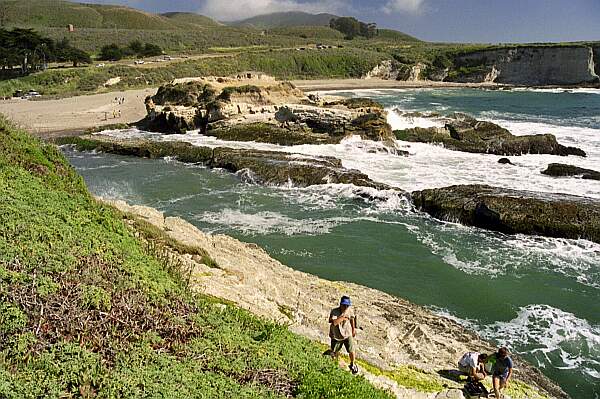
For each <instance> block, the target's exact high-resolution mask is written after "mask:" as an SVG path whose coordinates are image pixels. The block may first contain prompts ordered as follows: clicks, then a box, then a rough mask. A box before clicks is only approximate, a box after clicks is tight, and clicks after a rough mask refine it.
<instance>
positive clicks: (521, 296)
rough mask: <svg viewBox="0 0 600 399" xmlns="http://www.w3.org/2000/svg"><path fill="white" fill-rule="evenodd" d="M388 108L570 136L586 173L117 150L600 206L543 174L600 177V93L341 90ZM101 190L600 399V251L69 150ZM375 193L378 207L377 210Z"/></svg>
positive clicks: (449, 156)
mask: <svg viewBox="0 0 600 399" xmlns="http://www.w3.org/2000/svg"><path fill="white" fill-rule="evenodd" d="M330 94H336V95H343V96H359V97H371V98H374V99H376V100H378V101H380V102H381V103H383V104H384V105H385V106H386V109H387V110H388V111H389V117H388V121H389V123H390V124H391V125H392V126H393V128H394V129H401V128H406V127H412V126H431V125H432V124H435V123H436V122H434V121H432V120H431V119H430V118H422V117H414V116H409V117H407V116H406V112H422V113H423V112H425V113H431V112H435V113H440V114H447V113H452V112H465V113H468V114H470V115H473V116H475V117H477V118H478V119H483V120H489V121H492V122H495V123H498V124H500V125H501V126H503V127H506V128H508V129H509V130H510V131H511V132H512V133H513V134H516V135H522V134H540V133H551V134H554V135H555V136H556V137H557V139H558V141H559V142H560V143H561V144H564V145H569V146H576V147H579V148H582V149H583V150H584V151H586V152H587V154H588V156H587V157H586V158H581V157H572V156H570V157H558V156H551V155H524V156H518V157H517V156H515V157H509V158H510V159H511V161H512V162H513V163H514V165H502V164H499V163H498V162H497V161H498V159H499V158H500V157H499V156H494V155H483V154H468V153H462V152H456V151H450V150H446V149H444V148H443V147H441V146H436V145H429V144H420V143H405V142H398V145H399V147H400V148H402V149H404V150H407V151H409V153H410V155H409V156H408V157H403V156H397V155H394V154H389V153H386V152H378V151H375V152H374V151H373V150H377V149H379V147H381V145H380V144H378V143H374V142H370V141H364V140H361V139H359V138H349V139H346V140H344V141H343V142H342V143H340V144H336V145H321V146H314V145H302V146H294V147H282V146H277V145H269V144H258V143H227V142H222V141H219V140H216V139H214V138H209V137H203V136H199V135H193V134H189V135H175V136H168V137H166V138H163V137H161V136H160V135H157V134H152V133H147V132H141V131H138V130H135V129H133V130H125V131H111V132H108V133H109V134H113V135H115V136H143V137H150V138H154V139H157V140H160V139H169V140H185V141H190V142H192V143H197V144H201V145H208V146H217V145H224V144H225V145H228V146H236V147H242V148H243V147H252V148H260V149H270V150H276V151H287V152H295V153H300V154H303V156H307V157H310V156H314V155H330V156H335V157H337V158H340V159H342V162H343V165H344V166H345V167H348V168H355V169H359V170H361V171H362V172H364V173H366V174H368V175H369V177H371V178H372V179H373V180H375V181H379V182H383V183H387V184H389V185H392V186H396V187H399V188H402V189H404V190H407V191H412V190H419V189H424V188H432V187H443V186H448V185H453V184H472V183H482V184H490V185H494V186H500V187H508V188H514V189H526V190H532V191H538V192H542V193H544V192H548V193H551V192H561V193H569V194H574V195H580V196H587V197H591V198H597V199H598V198H600V182H599V181H592V180H582V179H577V178H552V177H549V176H544V175H542V174H541V173H540V171H541V170H543V169H545V167H546V166H547V164H549V163H552V162H559V163H569V164H573V165H576V166H580V167H585V168H591V169H595V170H600V90H592V89H573V90H563V89H548V90H534V89H522V90H511V91H504V90H480V89H406V90H358V91H352V92H344V91H337V92H334V93H330ZM64 151H65V153H66V155H67V156H68V157H69V159H70V161H71V163H72V164H73V165H74V166H75V168H76V169H77V170H78V172H79V173H80V174H81V175H83V177H84V179H85V181H86V183H87V184H88V187H89V188H90V190H91V191H92V192H93V193H94V194H96V195H100V196H103V197H109V198H116V199H123V200H126V201H128V202H130V203H134V204H144V205H149V206H152V207H155V208H157V209H159V210H161V211H163V212H165V213H167V214H168V215H174V216H180V217H182V218H184V219H186V220H188V221H190V222H191V223H193V224H195V225H196V226H197V227H199V228H200V229H202V230H204V231H207V232H213V233H225V234H229V235H231V236H234V237H236V238H238V239H240V240H243V241H247V242H254V243H257V244H259V245H261V246H262V247H263V248H265V249H266V250H267V251H268V252H269V253H270V254H271V256H273V257H274V258H277V259H278V260H280V261H281V262H283V263H284V264H286V265H288V266H290V267H293V268H295V269H298V270H302V271H305V272H308V273H312V274H315V275H318V276H320V277H323V278H327V279H332V280H344V281H351V282H356V283H359V284H363V285H366V286H369V287H373V288H376V289H379V290H382V291H385V292H388V293H390V294H393V295H397V296H400V297H403V298H406V299H408V300H410V301H412V302H415V303H418V304H421V305H424V306H426V307H428V308H430V309H431V310H432V311H434V312H436V313H438V314H440V315H442V316H444V317H448V318H452V319H454V320H456V321H458V322H460V323H462V324H464V325H465V326H468V327H469V328H472V329H473V330H475V331H477V332H478V333H479V334H480V335H482V336H483V337H485V338H487V339H490V340H492V341H494V342H496V343H498V344H499V345H507V346H508V347H509V348H510V349H511V350H512V351H513V352H515V353H519V354H521V355H522V356H524V357H525V358H527V359H528V360H529V361H531V362H532V363H533V364H534V365H537V366H539V367H540V368H541V370H542V371H543V372H544V373H545V374H546V375H547V376H549V377H550V378H552V379H554V380H555V381H556V382H558V383H559V384H560V385H561V386H562V387H563V388H564V389H565V390H566V391H567V392H568V393H569V394H571V396H572V397H573V398H595V399H597V398H599V397H600V305H599V304H600V245H599V244H595V243H592V242H590V241H586V240H566V239H554V238H544V237H532V236H524V235H515V236H510V235H504V234H499V233H494V232H489V231H485V230H481V229H477V228H472V227H465V226H462V225H458V224H454V223H446V222H440V221H438V220H435V219H432V218H431V217H429V216H427V215H424V214H422V213H419V212H415V211H414V210H413V209H412V207H411V206H410V204H409V203H407V201H406V200H405V199H404V198H403V197H401V196H399V195H398V194H397V193H396V192H393V191H379V192H375V191H374V190H373V189H366V188H359V187H355V186H352V185H333V184H328V185H323V186H315V187H309V188H297V187H293V186H291V185H288V186H283V187H279V186H277V187H265V186H260V185H256V184H252V182H251V181H249V179H248V177H247V176H245V178H243V176H239V175H232V174H230V173H227V172H224V171H221V170H208V169H206V168H204V167H202V166H197V165H185V164H181V163H179V162H176V161H174V160H173V159H168V158H167V159H162V160H148V159H139V158H129V157H122V156H116V155H110V154H102V153H81V152H75V151H72V150H71V149H69V148H65V149H64ZM365 191H368V194H370V195H369V196H370V197H375V198H376V199H375V200H366V199H365V197H367V196H365V195H364V194H365Z"/></svg>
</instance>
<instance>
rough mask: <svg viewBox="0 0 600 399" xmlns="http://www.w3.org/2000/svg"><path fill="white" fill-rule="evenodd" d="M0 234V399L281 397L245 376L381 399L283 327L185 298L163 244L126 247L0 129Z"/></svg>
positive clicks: (71, 185) (116, 219)
mask: <svg viewBox="0 0 600 399" xmlns="http://www.w3.org/2000/svg"><path fill="white" fill-rule="evenodd" d="M0 224H1V225H2V234H0V397H2V398H19V399H20V398H36V397H49V398H58V397H63V398H64V397H92V396H95V397H104V398H122V397H169V398H189V397H223V398H229V397H248V398H254V397H279V396H278V395H277V393H276V392H275V391H274V390H272V389H270V388H268V387H267V386H266V385H269V384H266V385H265V384H259V383H251V382H250V381H252V379H253V377H254V376H256V375H260V376H264V375H267V377H268V376H271V379H272V380H273V379H274V380H276V381H278V382H285V381H293V382H294V384H296V385H297V387H296V388H295V391H296V393H297V394H298V396H299V397H356V398H364V397H369V398H371V397H373V398H377V397H386V395H385V394H384V393H382V392H380V391H377V390H375V389H374V388H373V387H372V386H370V385H368V384H367V383H366V382H365V381H364V380H363V379H362V378H356V377H353V376H351V375H350V374H349V373H347V372H345V371H342V370H340V369H339V368H338V367H337V365H335V364H334V363H333V362H332V361H331V360H330V359H328V358H324V357H322V356H321V354H320V352H321V351H320V348H319V346H317V345H315V344H313V343H311V342H310V341H308V340H306V339H303V338H301V337H298V336H295V335H293V334H291V333H290V332H288V331H287V329H285V328H284V327H281V326H278V325H274V324H272V323H268V322H265V321H262V320H260V319H258V318H256V317H254V316H252V315H250V314H249V313H248V312H246V311H243V310H240V309H238V308H236V307H233V306H230V305H227V304H219V303H218V301H216V300H215V299H212V298H207V297H203V296H199V295H192V294H191V293H190V291H189V290H188V288H187V287H186V284H185V279H184V278H182V277H181V276H182V274H181V273H180V269H179V267H178V265H177V264H175V263H174V262H172V261H169V260H168V258H167V257H165V256H164V251H165V249H164V247H163V245H168V243H163V242H160V240H158V241H156V240H153V236H152V234H149V235H148V236H149V237H147V238H148V239H149V241H143V240H140V239H138V238H136V237H135V236H134V233H133V231H132V228H131V227H128V224H127V223H125V222H124V220H123V215H121V214H119V213H118V212H116V211H115V210H113V209H112V208H109V207H106V206H103V205H100V204H98V203H97V202H96V201H95V200H94V199H93V198H92V197H91V196H90V194H89V193H88V192H87V191H86V188H85V185H84V183H83V180H82V179H81V178H80V177H79V176H78V175H77V174H76V173H75V172H74V170H73V169H72V168H71V167H70V166H69V165H68V164H67V162H66V161H65V159H64V157H63V156H62V155H61V154H60V152H59V150H58V149H57V148H56V147H54V146H51V145H44V144H41V143H40V142H39V141H37V140H36V139H33V138H32V137H30V136H29V135H27V134H26V133H25V132H22V131H19V130H16V129H14V128H13V127H12V126H11V125H10V124H8V123H7V122H6V121H5V120H4V119H0ZM154 238H155V237H154ZM176 249H177V250H179V251H189V249H185V248H176ZM257 370H272V371H270V372H269V373H263V374H257V373H256V372H257ZM273 370H274V371H273ZM273 376H277V377H276V378H273ZM262 380H265V378H263V379H262ZM266 380H268V378H266ZM283 385H284V386H289V385H290V384H289V383H288V384H283Z"/></svg>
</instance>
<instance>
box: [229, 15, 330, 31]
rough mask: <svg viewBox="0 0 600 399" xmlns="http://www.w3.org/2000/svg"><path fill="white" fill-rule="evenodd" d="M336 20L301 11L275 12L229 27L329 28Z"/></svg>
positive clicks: (233, 23)
mask: <svg viewBox="0 0 600 399" xmlns="http://www.w3.org/2000/svg"><path fill="white" fill-rule="evenodd" d="M332 18H337V16H336V15H333V14H326V13H322V14H309V13H306V12H301V11H288V12H275V13H271V14H264V15H257V16H255V17H251V18H248V19H244V20H242V21H235V22H231V23H230V24H231V25H237V26H254V27H257V28H261V29H264V28H275V27H281V26H306V25H312V26H329V21H331V19H332Z"/></svg>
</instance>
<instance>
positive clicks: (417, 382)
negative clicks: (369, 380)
mask: <svg viewBox="0 0 600 399" xmlns="http://www.w3.org/2000/svg"><path fill="white" fill-rule="evenodd" d="M356 363H357V364H358V365H359V367H362V368H363V369H365V370H366V371H368V372H369V373H371V374H374V375H383V376H385V377H388V378H389V379H391V380H393V381H395V382H396V383H398V385H400V386H402V387H405V388H411V389H414V390H417V391H420V392H440V391H443V390H444V389H446V387H447V386H448V383H446V382H445V381H443V380H442V379H441V378H440V377H438V376H437V375H433V374H430V373H427V372H425V371H423V370H419V369H418V368H416V367H412V366H401V367H398V368H396V369H394V370H391V371H388V370H381V369H380V368H378V367H376V366H374V365H372V364H370V363H367V362H366V361H364V360H360V359H358V360H357V361H356Z"/></svg>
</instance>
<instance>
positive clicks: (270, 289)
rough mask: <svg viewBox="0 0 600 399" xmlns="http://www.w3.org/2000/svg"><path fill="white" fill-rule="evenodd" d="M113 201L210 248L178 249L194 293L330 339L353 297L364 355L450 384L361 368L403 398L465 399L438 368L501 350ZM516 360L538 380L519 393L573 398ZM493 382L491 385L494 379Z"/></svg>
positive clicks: (421, 314)
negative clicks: (431, 387) (334, 319)
mask: <svg viewBox="0 0 600 399" xmlns="http://www.w3.org/2000/svg"><path fill="white" fill-rule="evenodd" d="M111 204H112V205H114V206H115V207H117V208H118V209H120V210H121V211H123V212H125V213H126V214H129V215H135V216H137V217H141V218H143V219H144V220H145V221H147V222H148V223H151V224H152V225H154V226H156V227H158V228H160V229H161V230H163V231H164V232H165V233H166V234H168V235H169V236H170V237H171V238H172V239H174V240H176V241H178V242H181V243H183V244H185V245H186V246H189V247H200V248H204V249H205V250H206V252H207V253H208V255H209V256H210V257H211V258H212V259H214V260H215V262H216V263H217V264H218V268H215V267H208V266H206V265H204V264H202V262H201V259H200V257H198V256H193V255H177V254H174V255H175V256H179V258H180V260H181V263H182V264H183V265H184V267H185V269H184V270H190V271H191V274H190V276H191V279H192V284H191V285H192V287H193V289H194V290H196V291H198V292H201V293H203V294H207V295H210V296H214V297H218V298H224V299H226V300H229V301H231V302H232V303H234V304H236V305H237V306H240V307H242V308H245V309H247V310H249V311H251V312H252V313H255V314H258V315H260V316H262V317H265V318H267V319H270V320H273V321H276V322H278V323H281V324H285V325H287V326H288V328H289V329H290V330H291V331H293V332H295V333H297V334H300V335H303V336H305V337H307V338H309V339H312V340H316V341H320V342H323V343H324V344H328V340H329V338H328V337H327V331H328V326H327V317H326V316H327V314H328V313H329V310H330V308H331V306H332V304H335V303H336V302H337V301H339V298H340V296H342V295H350V296H351V297H352V299H353V301H354V303H355V304H356V306H357V309H360V311H359V313H358V314H357V316H358V318H357V321H358V333H357V342H358V346H359V349H360V350H359V352H358V356H359V358H360V359H362V360H364V361H368V362H369V363H371V364H372V365H375V366H377V367H379V368H382V369H384V370H395V369H397V368H398V367H399V366H403V367H407V366H408V367H416V368H418V370H421V372H419V373H418V374H419V379H420V381H429V382H435V383H436V385H439V386H440V387H442V386H443V385H445V386H446V389H444V388H442V389H444V390H443V391H442V392H441V393H437V392H434V393H432V392H422V391H417V390H415V389H411V388H408V387H403V386H398V384H396V383H395V382H394V381H391V380H390V379H389V378H386V377H385V376H383V375H379V376H374V375H373V374H371V373H369V372H368V371H367V370H365V368H363V367H361V374H363V375H364V376H365V377H366V378H367V379H369V381H372V382H373V383H374V384H376V385H377V386H383V387H385V388H389V389H390V390H391V391H392V392H393V393H394V394H395V395H396V397H398V398H406V399H409V398H410V399H417V398H418V399H443V398H446V399H448V398H462V397H463V396H462V394H461V391H460V390H459V389H456V388H460V387H461V385H460V384H457V383H456V382H453V381H450V380H447V379H441V378H440V377H439V374H438V373H439V372H440V371H441V370H443V369H454V368H455V367H456V361H457V359H459V358H460V356H461V355H462V354H463V353H465V352H467V351H473V350H476V351H480V352H487V353H491V352H492V351H493V350H494V346H493V345H492V344H491V343H489V342H486V341H484V340H482V339H481V338H480V337H479V336H477V335H476V334H475V333H473V332H471V331H469V330H467V329H465V328H464V327H462V326H461V325H459V324H458V323H456V322H454V321H452V320H449V319H446V318H443V317H441V316H438V315H435V314H433V313H432V312H431V311H429V310H427V309H426V308H424V307H421V306H419V305H415V304H413V303H411V302H409V301H407V300H404V299H401V298H397V297H394V296H392V295H389V294H386V293H383V292H381V291H377V290H375V289H372V288H368V287H364V286H361V285H357V284H353V283H347V282H335V281H328V280H324V279H321V278H319V277H316V276H313V275H310V274H307V273H303V272H300V271H297V270H294V269H291V268H289V267H287V266H285V265H283V264H281V263H280V262H278V261H277V260H275V259H273V258H272V257H270V256H269V255H268V253H267V252H266V251H264V250H263V249H261V248H260V247H258V246H257V245H256V244H247V243H243V242H240V241H238V240H236V239H234V238H232V237H229V236H225V235H210V234H206V233H203V232H201V231H200V230H198V229H197V228H196V227H194V226H193V225H191V224H190V223H188V222H186V221H184V220H182V219H180V218H176V217H165V216H164V215H163V214H162V213H160V212H158V211H157V210H155V209H152V208H148V207H143V206H129V205H127V204H125V203H124V202H122V201H115V202H111ZM306 298H309V300H305V299H306ZM513 359H514V360H515V362H516V367H515V378H516V380H519V381H522V382H525V383H527V384H529V385H530V388H524V387H523V385H520V387H519V388H517V389H519V390H520V392H519V395H518V396H513V397H518V398H531V399H533V398H539V399H541V398H542V397H547V396H546V395H550V396H551V397H555V398H561V399H562V398H568V395H566V394H565V393H564V392H563V391H562V390H561V389H560V388H559V387H558V386H557V385H556V384H555V383H553V382H552V381H550V380H549V379H548V378H546V377H545V376H544V375H543V374H542V373H540V371H539V370H537V369H536V368H535V367H533V366H531V365H530V364H529V363H527V362H525V361H524V360H523V359H521V358H520V357H519V356H514V358H513ZM413 370H414V369H413ZM413 372H414V371H413ZM485 383H486V385H488V386H489V385H490V384H491V381H490V379H489V378H488V379H487V380H486V382H485Z"/></svg>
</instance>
